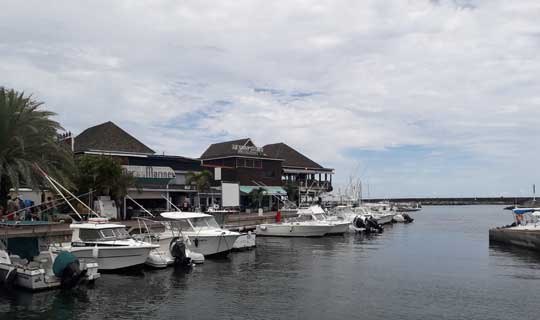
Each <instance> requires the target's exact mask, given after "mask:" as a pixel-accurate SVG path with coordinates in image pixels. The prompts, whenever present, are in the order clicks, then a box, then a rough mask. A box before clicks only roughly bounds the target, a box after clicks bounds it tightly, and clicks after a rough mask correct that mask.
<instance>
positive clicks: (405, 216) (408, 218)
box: [402, 213, 414, 223]
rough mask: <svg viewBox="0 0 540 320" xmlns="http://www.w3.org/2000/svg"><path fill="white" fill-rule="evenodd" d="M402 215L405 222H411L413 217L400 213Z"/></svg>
mask: <svg viewBox="0 0 540 320" xmlns="http://www.w3.org/2000/svg"><path fill="white" fill-rule="evenodd" d="M402 216H403V219H405V222H406V223H411V222H413V221H414V219H413V218H412V217H411V216H410V215H408V214H407V213H404V214H402Z"/></svg>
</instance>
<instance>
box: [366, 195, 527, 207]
mask: <svg viewBox="0 0 540 320" xmlns="http://www.w3.org/2000/svg"><path fill="white" fill-rule="evenodd" d="M380 201H390V202H419V203H421V204H422V205H429V206H457V205H507V206H511V205H523V204H525V203H527V202H530V201H532V198H531V197H482V198H478V197H462V198H377V199H375V198H373V199H364V200H363V202H380Z"/></svg>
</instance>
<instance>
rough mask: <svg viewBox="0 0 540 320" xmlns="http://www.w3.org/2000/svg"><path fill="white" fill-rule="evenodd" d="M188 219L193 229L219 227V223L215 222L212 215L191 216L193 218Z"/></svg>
mask: <svg viewBox="0 0 540 320" xmlns="http://www.w3.org/2000/svg"><path fill="white" fill-rule="evenodd" d="M190 221H191V224H192V225H193V228H194V229H200V228H211V229H215V228H218V229H219V225H218V224H217V222H216V220H215V219H214V217H202V218H193V219H190Z"/></svg>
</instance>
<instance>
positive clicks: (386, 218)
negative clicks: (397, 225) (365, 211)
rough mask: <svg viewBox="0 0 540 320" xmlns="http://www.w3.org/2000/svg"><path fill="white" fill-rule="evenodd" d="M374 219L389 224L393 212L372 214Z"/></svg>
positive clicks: (379, 222)
mask: <svg viewBox="0 0 540 320" xmlns="http://www.w3.org/2000/svg"><path fill="white" fill-rule="evenodd" d="M373 217H374V218H375V220H377V223H378V224H389V223H392V219H393V218H394V215H393V214H380V215H373Z"/></svg>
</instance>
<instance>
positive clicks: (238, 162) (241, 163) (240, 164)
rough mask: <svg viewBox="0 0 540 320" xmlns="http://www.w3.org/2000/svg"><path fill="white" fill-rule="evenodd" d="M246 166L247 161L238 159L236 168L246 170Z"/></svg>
mask: <svg viewBox="0 0 540 320" xmlns="http://www.w3.org/2000/svg"><path fill="white" fill-rule="evenodd" d="M245 166H246V161H245V159H238V158H237V159H236V167H237V168H244V167H245Z"/></svg>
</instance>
